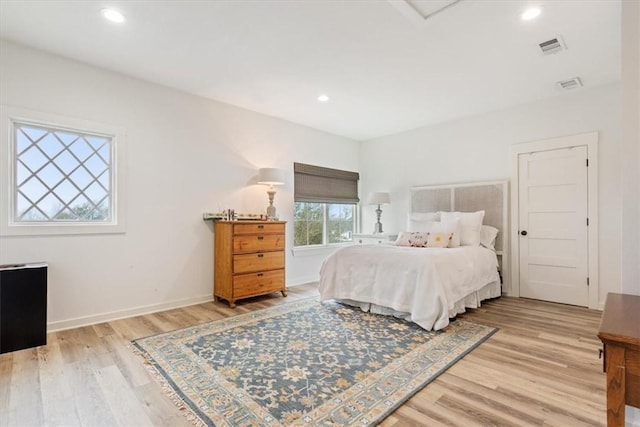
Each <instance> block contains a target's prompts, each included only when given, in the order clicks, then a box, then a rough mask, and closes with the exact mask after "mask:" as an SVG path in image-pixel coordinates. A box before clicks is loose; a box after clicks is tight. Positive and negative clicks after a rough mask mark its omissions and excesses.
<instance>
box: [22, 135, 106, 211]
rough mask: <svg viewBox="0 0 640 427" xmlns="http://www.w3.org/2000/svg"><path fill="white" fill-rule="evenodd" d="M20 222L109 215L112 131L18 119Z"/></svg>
mask: <svg viewBox="0 0 640 427" xmlns="http://www.w3.org/2000/svg"><path fill="white" fill-rule="evenodd" d="M12 136H13V141H14V147H13V148H14V153H15V156H14V159H13V160H14V165H13V166H14V171H15V187H14V204H13V205H14V212H13V219H14V221H15V222H56V221H79V222H94V221H109V220H110V219H111V217H112V212H111V207H112V206H113V203H112V195H113V193H112V191H111V164H112V161H111V147H112V145H113V143H112V137H111V136H105V135H90V134H86V133H80V132H77V131H68V130H63V129H55V128H51V127H43V126H36V125H30V124H26V123H20V122H14V123H13V135H12Z"/></svg>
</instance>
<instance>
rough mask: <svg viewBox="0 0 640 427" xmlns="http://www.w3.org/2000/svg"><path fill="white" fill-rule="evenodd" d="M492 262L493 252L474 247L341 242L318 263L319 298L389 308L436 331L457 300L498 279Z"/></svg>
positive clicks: (494, 259)
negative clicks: (358, 302) (432, 246)
mask: <svg viewBox="0 0 640 427" xmlns="http://www.w3.org/2000/svg"><path fill="white" fill-rule="evenodd" d="M497 266H498V261H497V258H496V255H495V253H494V252H493V251H491V250H489V249H486V248H483V247H480V246H461V247H459V248H443V249H441V248H410V247H399V246H392V245H355V246H347V247H344V248H340V249H338V250H336V251H335V252H333V253H332V254H331V255H330V256H329V257H328V258H327V259H326V260H325V261H324V263H323V264H322V267H321V269H320V299H321V301H325V300H329V299H341V300H352V301H360V302H365V303H371V304H377V305H380V306H384V307H390V308H392V309H393V310H396V311H399V312H404V313H409V314H410V320H412V321H413V322H415V323H417V324H419V325H420V326H422V327H423V328H425V329H427V330H431V329H435V330H438V329H442V328H444V327H445V326H447V325H448V324H449V313H450V312H451V311H452V310H453V308H454V304H455V303H456V302H457V301H460V300H462V299H463V298H464V297H466V296H467V295H469V294H472V293H474V292H476V291H478V290H479V289H480V288H482V287H484V286H485V285H487V284H488V283H491V282H495V281H498V280H499V276H498V271H497Z"/></svg>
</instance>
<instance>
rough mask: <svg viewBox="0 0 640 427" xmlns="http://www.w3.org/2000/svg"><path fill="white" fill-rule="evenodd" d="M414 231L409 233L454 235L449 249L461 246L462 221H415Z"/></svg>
mask: <svg viewBox="0 0 640 427" xmlns="http://www.w3.org/2000/svg"><path fill="white" fill-rule="evenodd" d="M412 225H413V229H411V230H409V231H414V232H416V231H418V232H423V233H452V237H451V239H450V240H449V245H448V247H449V248H457V247H458V246H460V233H461V231H460V230H461V227H460V220H458V219H453V220H447V221H414V223H413V224H412Z"/></svg>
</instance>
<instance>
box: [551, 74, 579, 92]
mask: <svg viewBox="0 0 640 427" xmlns="http://www.w3.org/2000/svg"><path fill="white" fill-rule="evenodd" d="M556 84H557V85H558V87H559V88H560V89H563V90H570V89H576V88H579V87H582V80H580V77H574V78H572V79H569V80H562V81H561V82H558V83H556Z"/></svg>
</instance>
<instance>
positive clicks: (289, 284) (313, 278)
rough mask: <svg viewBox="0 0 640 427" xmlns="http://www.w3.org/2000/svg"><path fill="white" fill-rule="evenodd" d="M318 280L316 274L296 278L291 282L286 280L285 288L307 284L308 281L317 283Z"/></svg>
mask: <svg viewBox="0 0 640 427" xmlns="http://www.w3.org/2000/svg"><path fill="white" fill-rule="evenodd" d="M318 280H319V277H318V275H317V274H316V275H315V276H308V277H302V278H297V279H296V280H295V281H294V282H293V283H292V282H287V288H291V287H294V286H302V285H307V284H309V283H317V282H318Z"/></svg>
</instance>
